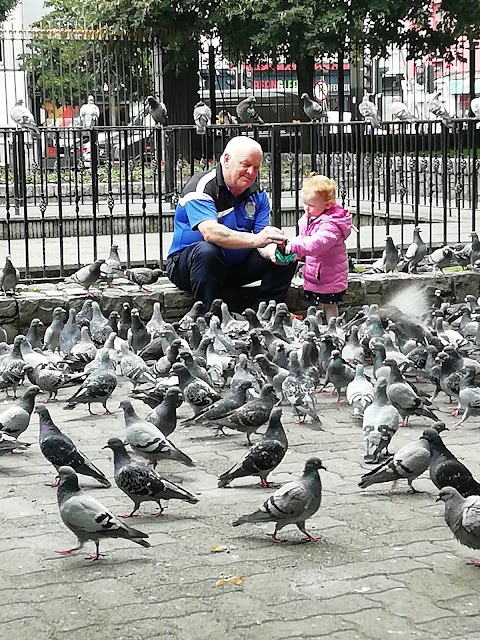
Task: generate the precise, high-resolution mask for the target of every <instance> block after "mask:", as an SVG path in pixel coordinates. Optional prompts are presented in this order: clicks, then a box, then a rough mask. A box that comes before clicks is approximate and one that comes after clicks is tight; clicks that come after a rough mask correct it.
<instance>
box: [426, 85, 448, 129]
mask: <svg viewBox="0 0 480 640" xmlns="http://www.w3.org/2000/svg"><path fill="white" fill-rule="evenodd" d="M440 96H441V92H440V91H437V93H435V94H434V95H433V97H432V98H431V100H430V102H429V103H428V110H429V111H430V113H432V114H433V115H434V116H435V118H437V119H440V120H441V121H442V122H443V124H444V125H445V126H446V127H448V128H449V129H452V127H453V122H452V116H451V115H450V114H449V113H448V111H447V109H446V107H445V104H444V103H443V101H442V100H441V99H440Z"/></svg>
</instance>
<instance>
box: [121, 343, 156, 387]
mask: <svg viewBox="0 0 480 640" xmlns="http://www.w3.org/2000/svg"><path fill="white" fill-rule="evenodd" d="M120 371H121V373H122V375H124V376H125V377H126V378H128V379H129V380H130V382H132V383H133V387H134V388H135V387H136V386H137V385H138V384H141V383H142V382H153V384H155V383H156V379H155V377H154V376H153V375H152V374H151V372H150V369H149V368H148V366H147V365H146V363H145V360H143V359H142V358H141V357H140V356H137V355H135V354H134V353H133V352H132V351H130V349H129V348H128V344H127V343H126V342H122V343H121V345H120Z"/></svg>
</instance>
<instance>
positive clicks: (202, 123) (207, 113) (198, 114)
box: [193, 100, 212, 136]
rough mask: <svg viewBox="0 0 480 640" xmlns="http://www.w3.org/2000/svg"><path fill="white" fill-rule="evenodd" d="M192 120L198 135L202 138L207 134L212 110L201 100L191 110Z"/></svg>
mask: <svg viewBox="0 0 480 640" xmlns="http://www.w3.org/2000/svg"><path fill="white" fill-rule="evenodd" d="M193 120H194V122H195V129H196V132H197V133H198V135H199V136H204V135H205V134H206V133H207V126H208V125H210V124H211V123H212V110H211V109H210V107H209V106H208V105H206V104H205V103H204V102H202V100H200V102H197V104H196V105H195V107H194V109H193Z"/></svg>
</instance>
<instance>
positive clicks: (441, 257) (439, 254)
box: [425, 246, 455, 275]
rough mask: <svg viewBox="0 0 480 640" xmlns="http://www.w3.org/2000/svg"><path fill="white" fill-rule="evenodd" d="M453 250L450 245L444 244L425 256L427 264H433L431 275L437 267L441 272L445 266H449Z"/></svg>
mask: <svg viewBox="0 0 480 640" xmlns="http://www.w3.org/2000/svg"><path fill="white" fill-rule="evenodd" d="M454 258H455V256H454V252H453V249H452V248H451V247H448V246H445V247H440V249H435V251H432V253H431V254H430V255H428V256H427V257H426V259H425V260H426V262H427V264H431V265H433V275H435V274H436V273H437V269H440V271H441V272H442V273H443V270H444V269H445V267H450V266H451V265H452V264H453V262H454Z"/></svg>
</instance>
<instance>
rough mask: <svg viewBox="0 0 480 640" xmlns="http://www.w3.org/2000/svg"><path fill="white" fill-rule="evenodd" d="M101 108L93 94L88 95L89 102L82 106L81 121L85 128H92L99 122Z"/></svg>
mask: <svg viewBox="0 0 480 640" xmlns="http://www.w3.org/2000/svg"><path fill="white" fill-rule="evenodd" d="M99 118H100V109H99V108H98V106H97V105H96V104H95V100H94V98H93V96H88V98H87V102H86V103H84V104H82V106H81V107H80V122H81V123H82V127H83V128H84V129H92V128H93V127H95V126H96V125H97V124H98V119H99Z"/></svg>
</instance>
